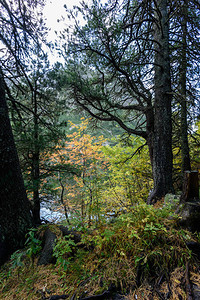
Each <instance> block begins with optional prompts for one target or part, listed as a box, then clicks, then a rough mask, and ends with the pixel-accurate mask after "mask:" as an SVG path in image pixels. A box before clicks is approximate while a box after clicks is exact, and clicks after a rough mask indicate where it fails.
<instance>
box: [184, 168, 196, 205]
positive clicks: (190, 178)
mask: <svg viewBox="0 0 200 300" xmlns="http://www.w3.org/2000/svg"><path fill="white" fill-rule="evenodd" d="M189 201H190V202H196V201H197V202H198V201H199V177H198V171H191V172H190V171H185V174H184V181H183V193H182V195H181V202H182V203H183V202H189Z"/></svg>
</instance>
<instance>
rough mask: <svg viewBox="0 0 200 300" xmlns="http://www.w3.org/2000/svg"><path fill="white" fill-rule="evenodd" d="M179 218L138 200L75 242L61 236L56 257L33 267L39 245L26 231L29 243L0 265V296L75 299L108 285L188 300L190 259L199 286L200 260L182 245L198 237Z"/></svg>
mask: <svg viewBox="0 0 200 300" xmlns="http://www.w3.org/2000/svg"><path fill="white" fill-rule="evenodd" d="M177 220H178V217H176V216H175V215H174V216H173V215H172V214H171V208H170V207H163V208H161V207H159V206H157V207H152V206H148V205H146V204H140V205H138V206H136V207H135V208H134V210H133V211H131V212H129V213H126V214H122V215H121V216H119V217H118V218H116V219H114V220H112V222H109V223H108V224H104V225H101V226H99V227H98V228H95V229H93V230H92V229H91V228H90V229H87V228H85V230H84V231H83V232H82V241H81V243H79V244H75V243H74V242H73V240H72V239H71V238H70V236H67V237H59V238H58V242H57V245H56V247H55V248H54V256H55V258H56V260H57V262H56V264H55V265H48V266H37V255H38V254H39V253H38V252H39V251H40V249H41V247H40V243H39V241H38V240H37V239H36V238H35V237H34V235H30V236H29V243H28V247H29V248H28V249H27V250H26V251H21V252H17V253H16V254H15V255H14V256H12V260H10V261H9V262H8V263H7V264H6V265H4V266H3V267H2V269H1V273H0V284H1V287H0V295H1V296H0V299H8V300H9V299H31V300H32V299H33V300H34V299H42V297H44V296H45V297H48V296H49V295H55V294H59V295H61V294H68V295H69V297H72V296H73V299H79V298H81V297H86V296H88V295H96V294H100V293H102V292H103V291H105V290H107V289H108V288H109V286H111V284H112V285H113V284H114V285H115V286H116V287H117V289H119V290H120V291H121V292H122V293H124V294H127V293H128V295H127V299H141V300H143V299H162V298H161V296H163V298H165V297H167V295H168V296H169V297H168V299H180V297H182V298H181V299H187V294H186V284H185V281H186V279H185V278H186V269H185V266H186V265H187V264H188V262H189V264H190V280H191V281H192V282H193V284H195V285H196V286H200V275H199V270H198V268H197V265H198V264H197V263H198V261H197V258H195V257H193V255H192V253H191V251H190V250H189V249H188V247H187V244H186V243H187V242H189V241H195V239H196V238H195V236H192V234H191V233H190V232H188V231H186V230H183V229H180V228H179V227H178V225H177V224H178V222H177ZM40 230H41V229H40ZM196 240H197V239H196ZM30 249H31V250H30ZM37 253H38V254H37ZM178 295H180V296H178ZM136 296H137V297H136ZM69 299H70V298H69Z"/></svg>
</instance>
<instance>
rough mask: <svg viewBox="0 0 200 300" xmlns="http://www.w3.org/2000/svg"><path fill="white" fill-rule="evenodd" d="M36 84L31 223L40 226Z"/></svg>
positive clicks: (35, 94)
mask: <svg viewBox="0 0 200 300" xmlns="http://www.w3.org/2000/svg"><path fill="white" fill-rule="evenodd" d="M36 91H37V84H36V83H35V89H34V91H33V107H34V118H33V119H34V132H33V157H32V184H33V208H32V212H33V221H34V224H35V225H39V224H41V220H40V196H39V189H40V146H39V125H38V115H37V114H38V109H37V93H36Z"/></svg>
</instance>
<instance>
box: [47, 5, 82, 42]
mask: <svg viewBox="0 0 200 300" xmlns="http://www.w3.org/2000/svg"><path fill="white" fill-rule="evenodd" d="M79 2H80V1H79V0H46V5H45V7H44V10H43V13H44V16H45V18H46V25H47V27H49V28H51V31H50V34H49V35H50V37H51V38H52V39H54V38H55V34H54V31H55V30H57V31H59V30H61V29H62V27H63V22H59V23H58V22H57V20H58V19H61V17H62V16H63V17H66V10H65V8H64V4H66V5H67V7H68V8H70V9H71V8H73V6H74V5H78V4H79ZM66 22H69V21H68V19H67V18H66Z"/></svg>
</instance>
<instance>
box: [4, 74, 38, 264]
mask: <svg viewBox="0 0 200 300" xmlns="http://www.w3.org/2000/svg"><path fill="white" fill-rule="evenodd" d="M30 227H32V217H31V213H30V205H29V203H28V199H27V196H26V191H25V187H24V182H23V178H22V173H21V170H20V165H19V159H18V155H17V151H16V147H15V143H14V138H13V134H12V129H11V124H10V120H9V114H8V107H7V104H6V99H5V83H4V79H3V73H2V70H1V69H0V264H2V263H3V262H4V261H5V259H6V255H9V254H11V253H12V252H14V251H15V250H17V249H18V248H20V247H22V246H23V244H24V240H25V234H26V232H27V231H28V229H29V228H30Z"/></svg>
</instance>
